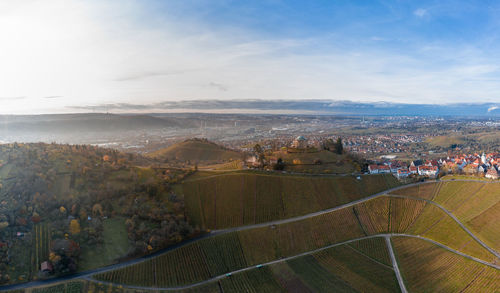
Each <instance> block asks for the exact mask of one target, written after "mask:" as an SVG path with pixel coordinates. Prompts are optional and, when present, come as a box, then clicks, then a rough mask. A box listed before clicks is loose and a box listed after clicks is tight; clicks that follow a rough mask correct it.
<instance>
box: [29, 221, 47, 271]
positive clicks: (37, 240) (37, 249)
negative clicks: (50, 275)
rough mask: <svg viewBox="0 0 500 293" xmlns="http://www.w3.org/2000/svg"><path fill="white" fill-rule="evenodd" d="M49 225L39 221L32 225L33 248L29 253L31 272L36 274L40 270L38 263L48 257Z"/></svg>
mask: <svg viewBox="0 0 500 293" xmlns="http://www.w3.org/2000/svg"><path fill="white" fill-rule="evenodd" d="M50 235H51V232H50V227H49V225H48V224H47V223H39V224H36V225H34V226H33V237H32V242H33V249H32V253H31V264H32V270H31V274H32V275H33V276H36V274H37V273H38V271H39V270H40V264H41V263H42V262H44V261H47V260H48V259H49V253H50V241H51V239H50V238H51V237H50Z"/></svg>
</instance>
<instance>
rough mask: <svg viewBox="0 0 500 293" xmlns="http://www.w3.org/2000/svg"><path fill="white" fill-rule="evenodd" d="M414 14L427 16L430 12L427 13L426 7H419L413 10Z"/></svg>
mask: <svg viewBox="0 0 500 293" xmlns="http://www.w3.org/2000/svg"><path fill="white" fill-rule="evenodd" d="M413 14H414V15H415V16H417V17H424V16H426V15H427V14H428V13H427V10H426V9H423V8H419V9H417V10H415V11H413Z"/></svg>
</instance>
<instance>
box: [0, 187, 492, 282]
mask: <svg viewBox="0 0 500 293" xmlns="http://www.w3.org/2000/svg"><path fill="white" fill-rule="evenodd" d="M454 181H465V182H468V181H474V182H477V181H475V180H468V179H457V180H454ZM433 182H436V181H427V182H419V183H413V184H408V185H403V186H398V187H395V188H391V189H387V190H385V191H382V192H379V193H376V194H373V195H371V196H368V197H365V198H362V199H359V200H355V201H352V202H349V203H346V204H343V205H340V206H337V207H334V208H330V209H326V210H322V211H318V212H314V213H310V214H307V215H303V216H298V217H293V218H288V219H283V220H276V221H271V222H266V223H259V224H253V225H247V226H240V227H235V228H228V229H223V230H214V231H212V232H211V233H209V234H206V235H203V236H201V237H198V238H195V239H191V240H188V241H185V242H183V243H181V244H178V245H174V246H171V247H169V248H166V249H163V250H161V251H158V252H156V253H154V254H150V255H147V256H144V257H140V258H137V259H132V260H128V261H125V262H122V263H118V264H114V265H110V266H106V267H102V268H98V269H94V270H89V271H85V272H80V273H76V274H73V275H68V276H63V277H58V278H53V279H48V280H41V281H32V282H28V283H22V284H14V285H7V286H1V287H0V291H6V290H17V289H27V288H32V287H40V286H47V285H50V284H54V283H58V282H62V281H68V280H76V279H85V280H91V281H95V279H93V278H92V276H93V275H95V274H98V273H105V272H109V271H113V270H116V269H120V268H124V267H127V266H131V265H134V264H138V263H142V262H145V261H147V260H149V259H151V258H153V257H156V256H159V255H162V254H165V253H167V252H169V251H171V250H174V249H176V248H179V247H182V246H185V245H187V244H189V243H192V242H194V241H198V240H201V239H204V238H208V237H213V236H216V235H220V234H225V233H231V232H236V231H242V230H247V229H253V228H260V227H267V226H271V225H279V224H284V223H290V222H295V221H300V220H304V219H308V218H312V217H315V216H319V215H323V214H326V213H330V212H333V211H337V210H340V209H344V208H348V207H352V206H354V205H356V204H360V203H363V202H366V201H369V200H372V199H375V198H378V197H381V196H388V197H396V198H409V199H414V200H421V201H425V202H427V203H430V204H433V205H435V206H437V207H439V208H440V209H441V210H442V211H443V212H445V213H446V214H447V215H448V216H450V217H451V218H452V219H453V220H454V221H455V222H456V223H457V224H458V225H460V227H461V228H462V229H463V230H464V231H465V232H466V233H467V234H469V235H470V236H471V237H472V238H474V240H476V241H477V242H478V243H479V244H480V245H482V246H483V247H484V248H485V249H487V250H488V251H489V252H491V253H492V254H494V255H495V256H496V257H497V258H499V259H500V254H499V253H498V252H497V251H495V250H494V249H492V248H490V247H489V246H488V245H486V244H485V243H484V242H483V241H481V240H480V239H479V238H478V237H477V236H475V235H474V234H473V233H472V232H471V231H470V230H469V229H467V227H465V225H464V224H463V223H461V222H460V221H459V220H458V219H457V218H456V217H455V216H454V215H453V214H452V213H451V212H449V211H448V210H447V209H445V208H444V207H442V206H441V205H439V204H438V203H436V202H434V201H432V200H427V199H423V198H418V197H412V196H405V195H397V194H388V193H391V192H394V191H397V190H400V189H403V188H408V187H411V186H417V185H421V184H429V183H433ZM481 182H482V181H481ZM484 183H488V182H484ZM376 237H384V238H385V240H386V243H387V245H388V249H389V253H390V256H391V261H392V264H393V269H394V271H395V274H396V277H397V278H398V283H399V285H400V287H401V291H402V292H406V288H405V287H404V282H403V280H402V277H401V274H400V272H399V268H398V266H397V261H396V258H395V256H394V251H393V249H392V245H391V242H390V238H391V237H413V238H419V239H422V240H425V241H428V242H431V243H433V244H435V245H438V246H440V247H442V248H444V249H447V250H448V251H450V252H453V253H456V254H458V255H461V256H463V257H466V258H468V259H470V260H473V261H476V262H479V263H481V264H484V265H487V266H489V267H492V268H495V269H498V270H500V266H498V265H496V264H493V263H488V262H486V261H483V260H480V259H477V258H475V257H472V256H470V255H467V254H464V253H462V252H459V251H456V250H454V249H452V248H450V247H448V246H446V245H444V244H442V243H439V242H436V241H434V240H432V239H428V238H425V237H422V236H419V235H410V234H377V235H371V236H366V237H361V238H355V239H351V240H348V241H344V242H340V243H336V244H332V245H329V246H325V247H322V248H319V249H316V250H312V251H307V252H304V253H301V254H297V255H294V256H290V257H286V258H282V259H278V260H274V261H271V262H267V263H263V264H261V265H262V266H268V265H272V264H275V263H279V262H283V261H287V260H290V259H294V258H297V257H301V256H305V255H310V254H314V253H317V252H320V251H323V250H326V249H329V248H332V247H336V246H340V245H344V244H348V243H351V242H354V241H359V240H364V239H370V238H376ZM254 268H256V266H250V267H247V268H243V269H239V270H236V271H233V272H231V274H236V273H239V272H244V271H248V270H251V269H254ZM224 277H226V274H224V275H220V276H216V277H214V278H211V279H208V280H205V281H202V282H199V283H193V284H190V285H186V286H181V287H167V288H157V287H141V286H130V285H123V284H115V283H110V282H103V281H98V282H99V283H103V284H112V285H115V286H118V285H122V286H123V287H127V288H131V289H148V290H163V291H173V290H180V289H188V288H194V287H198V286H202V285H204V284H208V283H210V282H214V281H217V280H220V279H222V278H224Z"/></svg>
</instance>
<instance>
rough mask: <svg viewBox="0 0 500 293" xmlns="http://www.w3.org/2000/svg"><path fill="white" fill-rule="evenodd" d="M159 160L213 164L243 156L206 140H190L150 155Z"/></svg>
mask: <svg viewBox="0 0 500 293" xmlns="http://www.w3.org/2000/svg"><path fill="white" fill-rule="evenodd" d="M148 156H149V157H151V158H156V159H159V160H177V161H183V162H186V161H190V162H192V163H195V162H196V163H202V164H211V163H219V162H226V161H231V160H238V159H240V158H241V154H240V153H239V152H237V151H234V150H229V149H227V148H224V147H223V146H221V145H218V144H216V143H213V142H210V141H208V140H205V139H189V140H186V141H183V142H181V143H177V144H174V145H172V146H170V147H168V148H165V149H161V150H158V151H155V152H152V153H150V154H148Z"/></svg>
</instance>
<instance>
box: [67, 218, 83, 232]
mask: <svg viewBox="0 0 500 293" xmlns="http://www.w3.org/2000/svg"><path fill="white" fill-rule="evenodd" d="M69 231H70V232H71V234H72V235H78V234H80V223H78V220H76V219H73V220H71V222H70V223H69Z"/></svg>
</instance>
